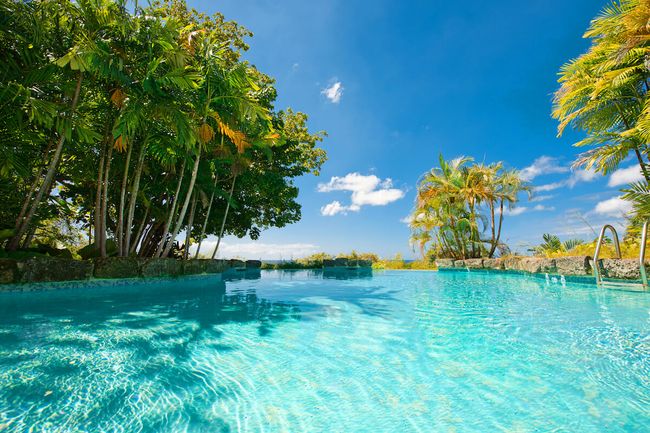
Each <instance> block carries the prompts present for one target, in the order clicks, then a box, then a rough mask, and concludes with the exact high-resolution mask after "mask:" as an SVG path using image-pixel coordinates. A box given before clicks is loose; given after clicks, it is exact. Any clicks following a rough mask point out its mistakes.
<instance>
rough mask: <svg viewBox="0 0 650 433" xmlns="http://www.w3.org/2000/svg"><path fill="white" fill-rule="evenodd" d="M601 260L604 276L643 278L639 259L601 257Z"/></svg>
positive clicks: (630, 278) (631, 278)
mask: <svg viewBox="0 0 650 433" xmlns="http://www.w3.org/2000/svg"><path fill="white" fill-rule="evenodd" d="M599 262H600V265H601V269H602V271H603V277H606V278H619V279H626V280H638V279H639V278H641V273H640V272H639V261H638V260H637V259H601V260H599ZM647 267H648V266H647V264H646V268H647ZM649 274H650V272H649Z"/></svg>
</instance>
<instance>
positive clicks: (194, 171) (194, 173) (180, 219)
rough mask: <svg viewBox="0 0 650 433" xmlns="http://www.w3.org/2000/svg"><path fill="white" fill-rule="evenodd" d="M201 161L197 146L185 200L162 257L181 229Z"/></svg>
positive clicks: (166, 253)
mask: <svg viewBox="0 0 650 433" xmlns="http://www.w3.org/2000/svg"><path fill="white" fill-rule="evenodd" d="M200 161H201V146H199V150H198V152H197V154H196V159H195V160H194V168H192V177H191V178H190V186H189V188H188V189H187V194H185V202H184V203H183V208H182V209H181V213H180V215H178V219H177V220H176V226H175V227H174V231H173V232H172V235H171V239H170V240H169V242H168V243H167V246H166V247H165V251H164V252H163V257H167V255H168V254H169V251H170V250H171V249H172V245H173V244H174V239H176V236H178V232H180V231H181V227H183V221H184V220H185V213H186V212H187V207H188V206H189V204H190V200H191V199H192V193H193V192H194V184H195V183H196V176H197V175H198V173H199V162H200Z"/></svg>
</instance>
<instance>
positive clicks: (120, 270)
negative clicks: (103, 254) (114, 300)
mask: <svg viewBox="0 0 650 433" xmlns="http://www.w3.org/2000/svg"><path fill="white" fill-rule="evenodd" d="M93 263H94V276H95V278H136V277H139V276H140V259H137V258H135V257H107V258H103V259H94V260H93Z"/></svg>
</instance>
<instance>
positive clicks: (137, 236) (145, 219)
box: [126, 207, 150, 256]
mask: <svg viewBox="0 0 650 433" xmlns="http://www.w3.org/2000/svg"><path fill="white" fill-rule="evenodd" d="M149 209H150V208H149V207H148V208H146V209H145V211H144V217H142V222H141V223H140V227H139V228H138V231H137V233H136V234H135V238H134V240H133V245H132V246H131V251H127V254H126V255H127V256H128V255H129V254H132V253H134V252H135V251H136V250H137V249H138V244H139V243H140V238H141V237H142V232H143V231H144V227H145V225H147V223H148V218H149Z"/></svg>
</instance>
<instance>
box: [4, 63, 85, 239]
mask: <svg viewBox="0 0 650 433" xmlns="http://www.w3.org/2000/svg"><path fill="white" fill-rule="evenodd" d="M82 78H83V75H82V73H81V72H80V73H79V77H78V78H77V86H76V88H75V91H74V96H73V97H72V103H71V105H70V116H69V118H70V119H72V116H73V114H74V111H75V110H76V109H77V103H78V102H79V94H80V93H81V81H82ZM64 143H65V134H63V133H62V134H61V135H60V137H59V141H58V143H57V145H56V148H55V150H54V155H53V156H52V160H51V161H50V165H49V167H48V169H47V174H46V175H45V180H44V181H43V183H42V184H41V187H40V188H39V190H38V193H37V194H36V197H35V198H34V201H33V202H32V205H31V207H30V209H29V211H28V212H27V215H26V216H25V218H24V220H23V223H22V224H21V225H20V228H19V229H18V230H17V231H16V234H15V235H14V236H13V238H12V239H11V241H9V244H8V245H7V249H8V250H9V251H15V250H16V249H17V248H18V245H20V239H21V238H22V237H23V235H24V234H25V232H26V231H27V229H28V228H29V225H30V223H31V222H32V218H33V217H34V213H35V212H36V209H38V207H39V206H40V204H41V201H42V200H43V196H44V195H45V191H47V190H48V188H49V186H50V184H51V183H52V180H53V179H54V175H55V174H56V170H57V168H58V166H59V161H60V160H61V153H62V151H63V144H64Z"/></svg>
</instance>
